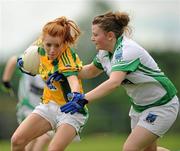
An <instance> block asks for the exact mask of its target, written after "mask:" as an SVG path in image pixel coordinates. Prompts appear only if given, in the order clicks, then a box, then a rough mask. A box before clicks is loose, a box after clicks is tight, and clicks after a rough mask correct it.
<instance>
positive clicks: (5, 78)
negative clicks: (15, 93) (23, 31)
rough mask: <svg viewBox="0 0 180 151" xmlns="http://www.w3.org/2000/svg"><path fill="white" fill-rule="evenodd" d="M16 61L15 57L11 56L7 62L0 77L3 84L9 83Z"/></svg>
mask: <svg viewBox="0 0 180 151" xmlns="http://www.w3.org/2000/svg"><path fill="white" fill-rule="evenodd" d="M16 61H17V56H12V57H11V58H10V59H9V60H8V62H7V64H6V67H5V69H4V73H3V76H2V81H3V82H9V81H10V80H11V78H12V75H13V73H14V70H15V68H16Z"/></svg>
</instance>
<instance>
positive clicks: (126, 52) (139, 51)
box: [114, 37, 147, 60]
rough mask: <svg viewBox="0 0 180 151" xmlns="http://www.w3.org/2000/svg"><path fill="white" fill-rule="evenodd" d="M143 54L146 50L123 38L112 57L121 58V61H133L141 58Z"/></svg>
mask: <svg viewBox="0 0 180 151" xmlns="http://www.w3.org/2000/svg"><path fill="white" fill-rule="evenodd" d="M145 53H147V52H146V50H145V49H144V48H143V47H142V46H140V45H139V44H138V43H137V42H135V41H134V40H132V39H129V38H127V37H123V40H122V43H121V45H120V46H119V47H118V49H116V50H115V52H114V57H115V58H120V57H121V59H123V60H135V59H138V58H141V57H142V56H143V55H144V54H145Z"/></svg>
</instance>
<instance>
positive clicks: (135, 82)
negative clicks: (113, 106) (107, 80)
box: [93, 36, 177, 112]
mask: <svg viewBox="0 0 180 151" xmlns="http://www.w3.org/2000/svg"><path fill="white" fill-rule="evenodd" d="M93 63H94V65H95V66H96V67H98V68H99V69H102V70H104V71H105V72H106V73H107V75H110V73H111V72H113V71H124V72H127V75H126V78H125V80H124V81H123V82H122V85H123V86H124V88H125V89H126V92H127V94H128V96H129V97H130V98H131V103H132V105H133V108H134V109H135V110H136V111H137V112H142V111H144V110H145V109H147V108H150V107H153V106H159V105H163V104H166V103H167V102H169V101H170V100H171V99H172V98H173V97H174V96H175V95H176V93H177V91H176V88H175V87H174V85H173V84H172V82H171V81H170V80H169V79H168V78H167V77H166V76H165V75H164V73H163V72H161V70H160V69H159V67H158V65H157V63H156V62H155V61H154V59H153V58H152V57H151V56H150V55H149V53H148V52H147V51H146V50H145V49H144V48H142V47H141V46H139V45H138V44H137V43H136V42H135V41H133V40H131V39H129V38H127V37H125V36H121V37H119V39H118V40H117V43H116V45H115V48H114V53H113V54H111V53H110V52H108V51H105V50H99V52H98V54H97V55H96V57H95V58H94V60H93Z"/></svg>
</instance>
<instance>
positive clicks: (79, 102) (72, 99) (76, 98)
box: [60, 92, 88, 114]
mask: <svg viewBox="0 0 180 151" xmlns="http://www.w3.org/2000/svg"><path fill="white" fill-rule="evenodd" d="M67 97H68V100H69V102H68V103H66V104H65V105H63V106H61V107H60V109H61V112H65V113H70V114H74V113H76V112H79V111H80V110H82V109H83V108H84V106H85V105H86V104H87V103H88V100H86V99H85V98H84V97H85V95H84V94H81V93H78V92H73V93H68V95H67Z"/></svg>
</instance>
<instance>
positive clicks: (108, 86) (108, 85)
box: [85, 80, 119, 102]
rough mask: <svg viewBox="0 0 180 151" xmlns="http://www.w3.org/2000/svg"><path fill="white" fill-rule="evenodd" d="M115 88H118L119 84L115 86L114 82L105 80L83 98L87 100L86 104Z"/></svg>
mask: <svg viewBox="0 0 180 151" xmlns="http://www.w3.org/2000/svg"><path fill="white" fill-rule="evenodd" d="M117 87H119V84H117V83H116V82H112V81H111V80H107V81H105V82H103V83H102V84H101V85H99V86H98V87H96V88H95V89H93V90H91V91H90V92H88V93H86V94H85V98H86V99H87V100H88V102H92V101H94V100H97V99H99V98H101V97H104V96H106V95H108V94H109V93H111V92H112V91H113V90H115V89H116V88H117Z"/></svg>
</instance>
